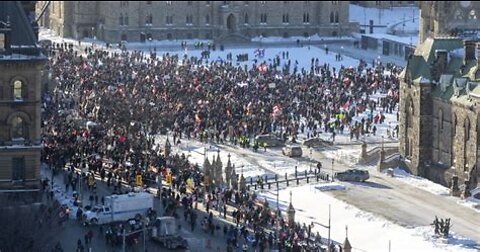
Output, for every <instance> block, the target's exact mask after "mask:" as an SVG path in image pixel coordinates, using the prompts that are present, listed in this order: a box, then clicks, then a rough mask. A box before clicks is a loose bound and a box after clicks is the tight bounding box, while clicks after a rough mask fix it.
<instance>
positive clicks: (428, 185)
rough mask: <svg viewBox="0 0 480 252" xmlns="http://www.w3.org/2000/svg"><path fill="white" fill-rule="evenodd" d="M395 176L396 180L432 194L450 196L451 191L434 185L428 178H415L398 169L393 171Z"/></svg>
mask: <svg viewBox="0 0 480 252" xmlns="http://www.w3.org/2000/svg"><path fill="white" fill-rule="evenodd" d="M393 174H394V177H395V178H396V179H398V180H401V181H402V182H405V183H407V184H410V185H412V186H415V187H417V188H420V189H422V190H425V191H428V192H430V193H433V194H436V195H444V196H446V195H450V189H448V188H446V187H444V186H442V185H439V184H437V183H434V182H432V181H430V180H428V179H426V178H422V177H418V176H414V175H412V174H410V173H408V172H406V171H404V170H402V169H400V168H398V167H397V168H395V169H394V170H393Z"/></svg>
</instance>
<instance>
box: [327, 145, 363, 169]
mask: <svg viewBox="0 0 480 252" xmlns="http://www.w3.org/2000/svg"><path fill="white" fill-rule="evenodd" d="M361 152H362V150H361V146H360V145H352V146H349V148H346V149H334V150H332V149H327V150H322V154H323V155H324V156H325V157H326V158H328V159H334V160H341V162H342V163H343V164H346V165H348V166H353V165H355V164H357V163H358V161H360V155H361ZM334 162H335V161H334ZM326 165H328V168H329V169H330V168H331V167H330V166H331V164H326ZM334 166H335V163H334Z"/></svg>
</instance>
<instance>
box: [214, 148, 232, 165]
mask: <svg viewBox="0 0 480 252" xmlns="http://www.w3.org/2000/svg"><path fill="white" fill-rule="evenodd" d="M229 155H230V154H229ZM217 165H218V166H219V167H222V160H221V159H220V149H217Z"/></svg>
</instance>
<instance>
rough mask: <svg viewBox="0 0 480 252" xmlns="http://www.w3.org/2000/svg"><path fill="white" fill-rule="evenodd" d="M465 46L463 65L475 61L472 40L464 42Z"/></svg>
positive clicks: (473, 42)
mask: <svg viewBox="0 0 480 252" xmlns="http://www.w3.org/2000/svg"><path fill="white" fill-rule="evenodd" d="M463 44H464V46H465V60H464V61H465V62H464V63H465V64H467V63H468V61H470V60H474V59H475V41H473V40H465V41H464V42H463Z"/></svg>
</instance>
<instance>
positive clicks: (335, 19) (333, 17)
mask: <svg viewBox="0 0 480 252" xmlns="http://www.w3.org/2000/svg"><path fill="white" fill-rule="evenodd" d="M282 22H283V23H289V22H290V16H289V14H283V16H282ZM119 23H120V25H122V26H123V25H125V26H127V25H128V15H127V14H123V13H121V14H120V17H119ZM165 23H166V24H167V25H172V24H173V16H171V15H169V16H166V20H165ZM185 23H186V24H188V25H192V24H193V16H192V15H187V16H186V21H185ZM244 23H245V24H248V23H249V16H248V14H247V13H245V16H244ZM266 23H267V14H266V13H262V14H260V24H266ZM303 23H305V24H309V23H310V14H309V13H304V14H303ZM330 23H339V16H338V12H333V11H332V12H331V13H330ZM152 24H153V16H152V14H148V15H147V16H146V18H145V25H147V26H148V25H152ZM205 24H207V25H208V24H210V16H209V15H207V16H205Z"/></svg>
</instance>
